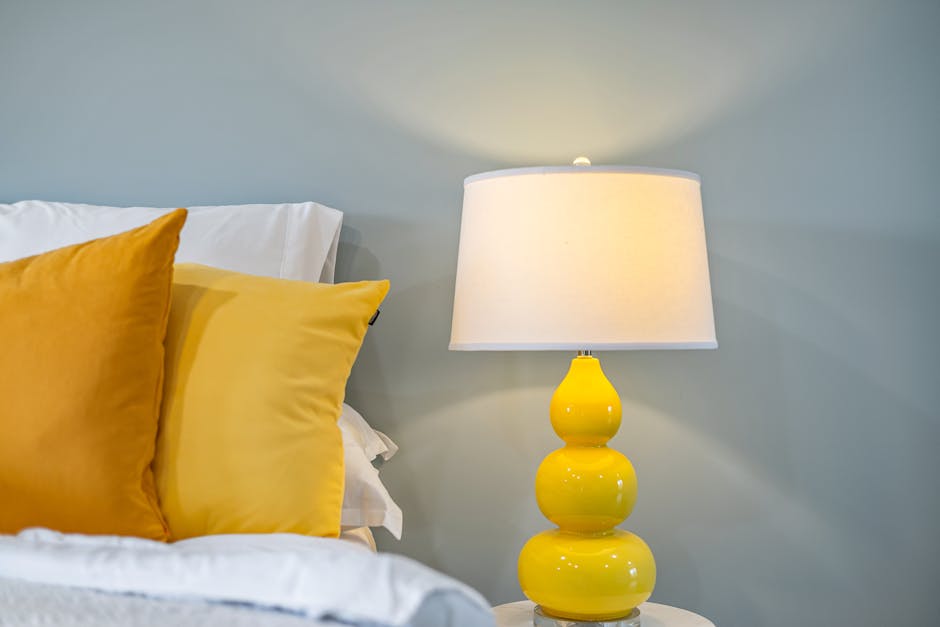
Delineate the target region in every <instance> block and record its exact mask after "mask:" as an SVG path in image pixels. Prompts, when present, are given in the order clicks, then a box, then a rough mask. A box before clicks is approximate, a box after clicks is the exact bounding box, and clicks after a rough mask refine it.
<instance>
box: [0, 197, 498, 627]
mask: <svg viewBox="0 0 940 627" xmlns="http://www.w3.org/2000/svg"><path fill="white" fill-rule="evenodd" d="M341 224H342V214H341V213H340V212H338V211H336V210H333V209H330V208H328V207H324V206H322V205H319V204H316V203H298V204H281V205H241V206H229V207H193V208H190V209H188V211H183V210H176V211H173V210H170V209H157V208H144V207H132V208H114V207H97V206H91V205H75V204H66V203H48V202H39V201H26V202H20V203H16V204H12V205H0V342H5V344H4V345H5V347H6V349H7V350H6V351H4V352H3V354H2V355H0V374H3V375H6V376H4V377H0V378H2V381H0V394H2V395H4V398H7V399H9V398H10V397H12V398H13V400H12V402H8V403H7V404H6V405H5V406H3V407H0V625H2V626H7V625H75V626H78V625H102V626H105V627H107V626H109V625H123V626H136V625H141V626H142V625H164V624H165V625H171V624H172V625H182V626H187V625H271V626H274V627H279V626H282V625H283V626H288V625H298V626H300V625H340V624H342V625H369V626H380V625H390V626H391V625H395V626H399V625H414V626H424V625H428V626H431V625H433V626H436V627H448V626H454V627H464V626H468V627H469V626H474V625H481V626H486V625H492V624H493V617H492V613H491V611H490V609H489V607H488V604H487V603H486V601H485V599H483V598H482V597H481V596H480V595H479V594H478V593H477V592H476V591H474V590H473V589H471V588H470V587H468V586H466V585H465V584H462V583H461V582H459V581H456V580H455V579H453V578H451V577H448V576H446V575H444V574H442V573H439V572H436V571H434V570H433V569H430V568H428V567H426V566H424V565H421V564H419V563H417V562H415V561H413V560H410V559H408V558H406V557H403V556H399V555H394V554H383V553H376V552H375V543H374V540H373V538H372V535H371V530H370V528H372V527H380V526H382V527H385V528H387V529H388V530H389V532H390V533H391V534H392V535H394V536H395V537H400V535H401V533H402V524H403V517H402V512H401V509H400V508H399V507H398V505H397V504H396V503H395V502H394V500H393V499H392V498H391V496H390V495H389V493H388V491H387V489H386V488H385V486H384V485H383V484H382V482H381V479H380V477H379V472H378V470H377V469H376V467H375V466H374V465H373V464H374V462H375V461H376V460H379V459H382V460H388V459H390V458H391V457H392V456H393V455H394V454H395V452H396V451H397V445H396V444H395V443H394V442H392V441H391V439H389V438H388V437H387V436H386V435H385V434H383V433H381V432H379V431H377V430H375V429H374V428H372V426H371V425H370V423H369V422H368V420H366V418H365V417H363V416H362V415H361V414H360V413H359V412H357V411H356V410H355V409H353V408H352V407H350V406H349V405H348V404H346V403H345V402H344V400H345V399H344V387H345V380H346V378H347V377H348V374H349V369H350V368H351V367H352V362H353V361H354V359H355V356H356V354H357V353H358V348H359V345H360V344H361V341H362V338H363V336H364V335H365V332H366V330H367V327H368V326H369V324H370V323H371V322H372V321H373V320H374V310H375V308H376V307H377V305H378V303H380V302H381V299H382V298H383V297H384V295H385V293H386V291H387V289H388V286H387V282H381V281H364V282H357V283H349V284H335V285H334V284H333V280H334V269H335V267H336V253H337V248H338V242H339V233H340V228H341ZM50 251H51V252H50ZM128 251H130V252H128ZM109 255H110V256H109ZM96 260H97V261H96ZM94 263H97V264H98V265H97V266H94ZM148 263H149V264H150V265H149V266H148V265H147V264H148ZM57 264H58V265H57ZM168 264H169V268H170V269H167V267H168ZM91 267H93V270H94V271H92V270H88V269H87V268H91ZM140 268H148V270H147V272H146V273H145V272H143V271H142V270H141V269H140ZM102 273H103V274H102ZM135 273H136V274H135ZM125 275H127V276H129V277H132V279H133V280H131V279H126V277H125ZM75 277H77V278H75ZM88 277H92V278H93V280H92V279H89V278H88ZM102 277H104V278H102ZM161 277H162V278H161ZM73 279H74V280H75V281H79V282H81V281H84V283H81V285H80V287H81V289H80V290H79V289H77V288H76V289H73V283H70V281H73ZM125 279H126V280H125ZM89 281H91V282H89ZM135 281H136V282H135ZM160 281H164V284H165V285H164V288H163V289H162V290H161V289H157V287H159V285H160ZM73 282H74V281H73ZM125 283H126V284H127V288H126V289H124V286H125ZM155 286H156V287H155ZM70 290H72V291H70ZM89 294H90V296H89ZM86 301H87V302H86ZM115 303H117V305H115ZM116 306H117V307H118V309H114V307H116ZM109 307H110V308H112V309H108V308H109ZM30 308H32V309H30ZM122 308H123V309H122ZM161 308H162V310H161ZM164 310H165V311H164ZM115 311H116V312H117V313H114V312H115ZM128 312H129V313H128ZM161 312H162V313H161ZM125 314H127V315H125ZM122 315H124V316H125V317H123V318H122V317H121V316H122ZM161 316H162V317H161ZM43 324H44V325H46V326H45V327H41V328H42V329H44V332H43V333H41V334H39V335H35V334H34V335H32V336H31V335H30V333H34V332H35V327H36V326H37V325H40V326H41V325H43ZM50 325H51V326H50ZM134 325H138V326H140V328H141V329H144V330H145V331H147V333H143V334H142V333H139V332H136V331H134V332H135V333H137V335H128V334H130V333H132V331H133V329H134V328H135V326H134ZM147 325H149V326H147ZM160 325H162V326H160ZM61 326H64V327H66V330H65V331H63V330H62V329H61V328H60V327H61ZM155 330H158V331H159V332H160V333H161V335H160V337H159V338H157V340H158V341H156V342H155V341H154V335H155V333H156V331H155ZM46 331H47V332H46ZM57 333H58V334H59V335H56V334H57ZM121 334H124V335H121ZM148 334H149V335H148ZM115 336H119V340H120V341H118V340H117V339H115ZM141 338H144V339H146V340H147V342H149V344H148V343H147V342H143V343H141V344H139V345H138V344H134V343H133V342H134V341H137V340H139V339H141ZM148 338H149V339H148ZM89 346H91V347H94V348H95V350H94V351H93V354H91V355H90V351H89ZM73 348H74V352H75V354H76V355H78V356H79V361H77V362H69V355H70V352H69V351H70V350H73ZM99 349H100V350H99ZM43 351H47V353H46V354H45V355H44V354H43ZM99 353H102V354H104V356H101V355H100V354H99ZM37 355H38V357H37ZM122 355H123V357H122ZM153 355H156V356H157V357H153ZM121 359H123V360H124V361H123V362H121V361H120V360H121ZM115 361H117V362H120V363H118V364H117V365H115ZM157 361H159V367H157ZM76 364H77V365H76ZM31 369H32V370H31ZM31 373H32V374H31ZM36 373H39V375H38V376H37V374H36ZM108 377H111V378H110V379H109V378H108ZM18 378H19V379H18ZM37 378H38V379H41V380H42V381H40V382H39V384H37V383H36V380H37ZM102 381H104V383H103V382H102ZM24 382H25V383H24ZM40 384H41V387H40V388H35V387H33V388H30V386H34V385H40ZM155 384H156V388H157V394H156V397H154V398H149V397H147V398H144V399H143V400H144V401H146V402H138V401H140V398H137V397H133V394H132V393H133V391H134V390H135V389H136V388H137V387H139V388H140V389H141V390H142V391H143V395H144V396H146V392H147V390H148V389H151V391H152V389H153V388H154V386H155ZM4 386H6V387H4ZM75 386H79V387H78V388H75ZM81 386H84V387H81ZM148 386H149V388H148ZM24 387H26V388H30V389H32V390H33V391H32V392H30V393H27V392H24V391H23V388H24ZM37 389H38V390H39V391H38V392H37V391H36V390H37ZM74 389H78V390H79V392H77V393H76V392H74ZM138 396H140V394H138ZM150 396H154V395H153V394H152V393H151V394H150ZM115 398H116V399H117V400H114V399H115ZM82 403H85V404H87V403H92V405H89V406H84V405H82ZM94 403H98V405H94ZM108 403H111V404H112V405H113V406H114V407H117V409H118V411H116V413H114V415H112V416H110V417H107V420H105V417H103V416H104V414H103V413H102V410H101V407H104V408H105V409H108V408H109V407H112V405H108ZM115 403H116V405H115ZM135 403H136V404H135ZM76 405H81V407H79V408H78V409H76V407H75V406H76ZM112 408H113V407H112ZM135 412H136V413H135ZM104 413H105V414H106V412H104ZM138 415H139V416H141V417H142V418H141V419H140V420H137V419H136V418H134V417H135V416H138ZM48 416H54V417H55V419H54V420H53V419H52V418H48V419H47V417H48ZM132 418H134V419H133V420H132ZM125 423H126V424H125ZM76 425H77V426H76ZM109 438H110V439H111V440H112V441H109ZM109 447H110V448H109ZM86 448H87V450H85V449H86ZM83 456H84V457H83ZM73 458H74V459H77V460H78V461H77V462H76V461H74V459H73ZM141 460H143V461H141ZM69 464H73V465H72V466H69ZM121 464H124V466H121ZM128 469H130V471H129V470H128ZM122 482H123V483H122ZM122 490H123V492H122ZM37 523H38V524H37Z"/></svg>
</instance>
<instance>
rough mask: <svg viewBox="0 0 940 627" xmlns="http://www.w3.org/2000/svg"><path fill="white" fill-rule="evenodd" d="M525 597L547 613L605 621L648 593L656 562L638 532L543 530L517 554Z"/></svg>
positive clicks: (630, 609)
mask: <svg viewBox="0 0 940 627" xmlns="http://www.w3.org/2000/svg"><path fill="white" fill-rule="evenodd" d="M519 583H520V585H521V586H522V591H523V592H524V593H525V595H526V596H527V597H528V598H529V599H531V600H532V601H534V602H535V603H537V604H538V605H540V606H542V608H543V610H544V611H545V612H547V613H549V614H551V615H552V616H557V617H559V618H567V619H573V620H581V621H604V620H611V619H615V618H619V617H622V616H627V615H628V614H630V612H631V611H632V610H633V608H635V607H636V606H638V605H639V604H640V603H643V602H644V601H646V600H647V599H648V598H649V597H650V595H651V594H652V593H653V586H654V585H655V584H656V563H655V561H654V560H653V553H652V552H651V551H650V549H649V547H648V546H647V545H646V543H645V542H644V541H643V540H642V539H641V538H640V537H639V536H637V535H634V534H632V533H629V532H627V531H622V530H620V529H615V530H613V531H611V532H609V533H605V534H581V533H572V532H567V531H561V530H560V529H554V530H552V531H543V532H542V533H540V534H538V535H536V536H534V537H532V538H531V539H530V540H529V541H528V542H527V543H526V545H525V546H524V547H523V548H522V553H520V554H519Z"/></svg>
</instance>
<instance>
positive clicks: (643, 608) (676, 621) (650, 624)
mask: <svg viewBox="0 0 940 627" xmlns="http://www.w3.org/2000/svg"><path fill="white" fill-rule="evenodd" d="M533 609H535V603H533V602H532V601H516V602H515V603H506V604H505V605H499V606H497V607H494V608H493V614H494V615H495V616H496V627H532V610H533ZM640 620H641V621H642V625H643V627H715V624H714V623H713V622H711V621H710V620H708V619H707V618H703V617H701V616H699V615H698V614H693V613H692V612H688V611H686V610H680V609H679V608H678V607H670V606H668V605H660V604H659V603H643V604H642V605H640Z"/></svg>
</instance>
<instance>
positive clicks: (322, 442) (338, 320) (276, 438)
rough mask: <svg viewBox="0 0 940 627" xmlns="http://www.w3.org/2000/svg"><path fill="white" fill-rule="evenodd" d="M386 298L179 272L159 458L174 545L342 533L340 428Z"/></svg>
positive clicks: (357, 287)
mask: <svg viewBox="0 0 940 627" xmlns="http://www.w3.org/2000/svg"><path fill="white" fill-rule="evenodd" d="M387 291H388V281H364V282H361V283H345V284H338V285H326V284H318V283H306V282H302V281H287V280H283V279H272V278H266V277H257V276H250V275H246V274H239V273H236V272H229V271H226V270H218V269H215V268H208V267H205V266H199V265H195V264H180V265H178V266H177V267H176V277H175V279H174V284H173V303H172V306H171V310H170V323H169V328H168V330H167V341H166V347H167V365H166V387H165V392H164V407H163V415H162V418H161V423H160V434H159V436H158V438H157V454H156V457H155V460H154V470H155V473H156V479H157V492H158V493H159V495H160V504H161V507H162V509H163V513H164V515H165V516H166V519H167V523H168V524H169V526H170V535H171V537H173V538H174V539H182V538H189V537H193V536H201V535H208V534H217V533H272V532H291V533H300V534H306V535H314V536H329V537H335V536H337V535H339V528H340V513H341V509H342V501H343V477H344V473H343V441H342V437H341V435H340V431H339V428H338V427H337V425H336V421H337V420H338V418H339V414H340V409H341V405H342V402H343V397H344V394H345V388H346V379H347V378H348V377H349V372H350V370H351V369H352V365H353V362H354V361H355V359H356V355H357V354H358V352H359V347H360V345H361V344H362V340H363V337H364V336H365V333H366V328H367V325H368V321H369V319H370V317H371V316H372V315H373V314H374V313H375V310H376V308H377V307H378V306H379V304H380V303H381V302H382V299H383V298H384V297H385V294H386V292H387Z"/></svg>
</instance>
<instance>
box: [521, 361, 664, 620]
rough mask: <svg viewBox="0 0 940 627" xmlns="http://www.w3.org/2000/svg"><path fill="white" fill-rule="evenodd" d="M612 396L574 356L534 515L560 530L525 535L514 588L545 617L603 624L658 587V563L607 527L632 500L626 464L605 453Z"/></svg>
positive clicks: (560, 393)
mask: <svg viewBox="0 0 940 627" xmlns="http://www.w3.org/2000/svg"><path fill="white" fill-rule="evenodd" d="M620 415H621V408H620V398H619V397H618V396H617V391H616V390H615V389H614V387H613V386H612V385H611V384H610V382H609V381H608V380H607V377H605V376H604V372H603V371H602V370H601V367H600V362H599V361H598V360H597V359H595V358H593V357H590V356H578V357H577V358H575V359H574V360H573V361H572V362H571V369H570V370H569V371H568V374H567V376H566V377H565V379H564V380H563V381H562V382H561V385H559V386H558V389H557V390H555V394H554V396H553V397H552V403H551V418H552V426H553V427H554V428H555V432H556V433H557V434H558V436H559V437H560V438H561V439H562V440H564V441H565V446H564V447H563V448H561V449H558V450H557V451H555V452H553V453H551V454H550V455H549V456H548V457H546V458H545V460H544V461H543V462H542V465H541V466H540V467H539V470H538V473H537V475H536V480H535V495H536V499H537V500H538V504H539V509H541V510H542V513H543V514H544V515H545V517H546V518H548V519H549V520H551V521H552V522H554V523H555V524H557V525H558V527H559V528H558V529H555V530H552V531H543V532H542V533H540V534H538V535H536V536H535V537H533V538H531V539H530V540H529V541H528V542H527V543H526V545H525V547H523V549H522V553H521V554H520V555H519V583H520V584H521V586H522V591H523V592H524V593H525V595H526V596H527V597H529V599H531V600H532V601H534V602H535V603H537V604H539V605H540V606H541V607H542V609H543V610H544V611H545V612H547V613H548V614H551V615H553V616H557V617H559V618H564V619H570V620H581V621H605V620H611V619H616V618H619V617H623V616H627V615H629V614H630V613H631V612H632V611H633V609H634V608H636V606H638V605H639V604H640V603H642V602H644V601H646V600H647V599H648V598H649V596H650V594H652V592H653V586H654V585H655V583H656V564H655V562H654V561H653V554H652V552H650V549H649V547H648V546H647V545H646V543H645V542H643V540H642V539H640V538H639V537H638V536H636V535H634V534H632V533H628V532H626V531H621V530H619V529H615V527H616V525H618V524H620V523H621V522H623V521H624V520H626V518H627V516H629V515H630V512H631V511H632V509H633V504H634V502H635V501H636V474H635V473H634V470H633V465H632V464H630V461H629V460H628V459H627V458H626V457H624V456H623V455H621V454H620V453H618V452H617V451H614V450H612V449H610V448H608V447H607V441H608V440H609V439H610V438H611V437H613V436H614V434H616V433H617V429H619V428H620Z"/></svg>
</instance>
